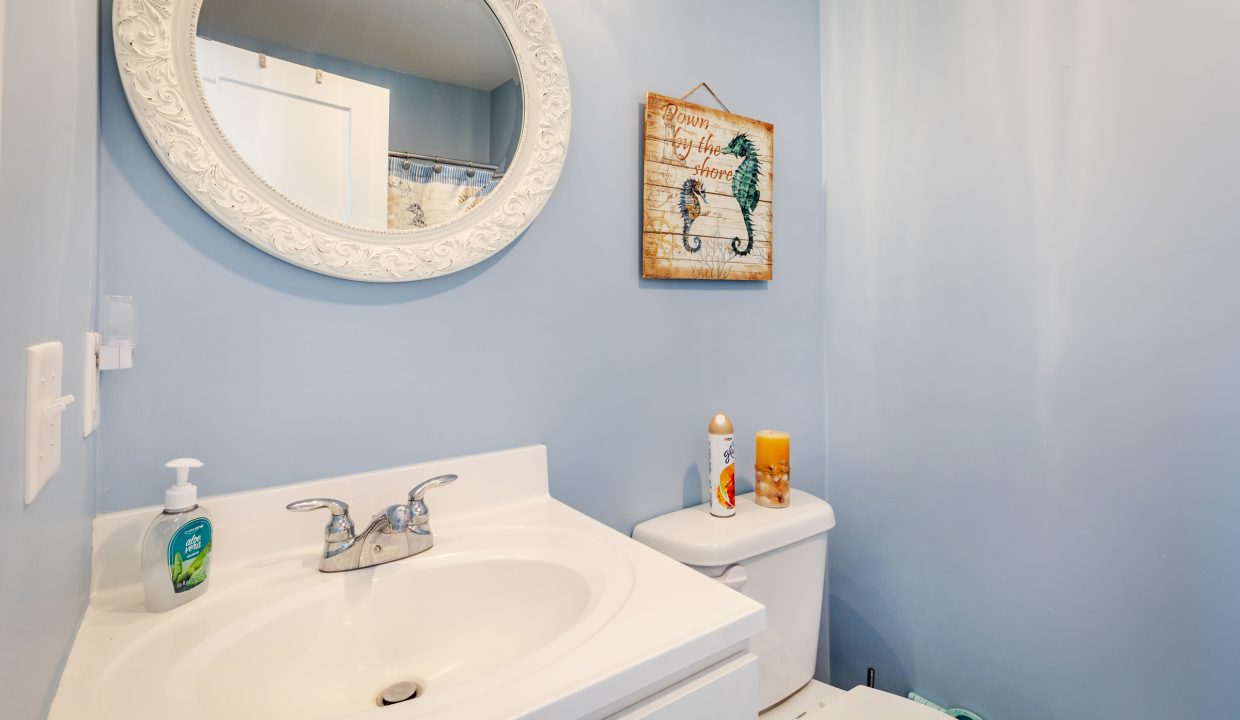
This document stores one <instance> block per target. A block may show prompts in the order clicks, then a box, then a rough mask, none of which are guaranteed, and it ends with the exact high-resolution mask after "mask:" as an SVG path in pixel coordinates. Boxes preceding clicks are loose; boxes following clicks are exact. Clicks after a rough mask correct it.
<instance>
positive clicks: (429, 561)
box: [50, 447, 763, 720]
mask: <svg viewBox="0 0 1240 720" xmlns="http://www.w3.org/2000/svg"><path fill="white" fill-rule="evenodd" d="M545 463H546V460H545V449H544V448H541V447H536V448H525V449H521V450H513V451H507V452H504V453H493V454H489V455H481V456H473V457H470V458H463V459H459V460H455V461H445V462H441V463H431V464H426V465H423V466H411V467H409V468H398V469H396V470H390V471H382V472H378V473H368V474H364V475H357V476H349V477H345V478H333V479H329V480H322V481H317V482H314V483H304V484H301V485H295V486H285V487H279V488H269V489H266V490H260V491H255V492H250V493H241V494H236V495H228V496H219V497H217V498H204V499H203V500H202V503H203V504H204V505H206V506H208V507H210V508H211V510H212V512H213V513H214V515H215V540H214V542H215V543H216V546H217V549H216V550H215V551H213V556H214V560H213V563H215V565H214V566H213V568H212V572H211V579H210V584H211V585H210V587H209V589H208V591H207V592H206V593H205V594H204V595H203V596H202V597H201V598H199V599H197V600H194V601H193V602H191V603H189V604H187V605H185V606H182V607H180V608H177V609H175V610H172V611H170V612H167V613H160V614H152V613H147V612H145V611H144V608H143V601H142V592H141V585H140V583H139V582H138V580H139V578H138V576H137V562H136V560H135V558H136V555H134V552H135V548H136V547H137V545H138V544H139V542H140V540H141V533H142V529H143V527H144V526H145V523H146V522H147V521H149V516H150V515H151V514H152V513H153V512H154V510H153V509H150V510H138V511H131V512H126V513H117V514H115V515H106V516H100V518H98V519H97V520H96V522H95V539H94V544H95V548H94V557H93V562H94V579H93V585H94V592H93V594H92V598H91V604H90V607H89V608H88V609H87V612H86V616H85V617H84V619H83V622H82V627H81V629H80V630H79V633H78V636H77V639H76V640H75V642H74V646H73V649H72V651H71V652H70V656H69V661H68V663H67V665H66V667H65V671H64V674H63V676H62V678H61V683H60V687H59V688H58V691H57V694H56V698H55V700H54V701H53V705H52V711H51V715H50V717H51V720H65V719H67V718H74V719H79V718H90V720H112V719H116V720H120V719H121V718H124V720H143V719H146V718H150V719H152V720H154V719H156V718H158V719H159V720H163V719H164V718H168V717H177V718H187V719H190V718H196V719H200V720H205V719H206V718H229V719H230V720H244V719H246V718H263V719H272V720H277V719H278V720H294V719H297V720H302V719H304V720H321V719H322V720H325V719H327V718H349V719H351V720H352V719H357V720H360V719H362V718H365V719H367V720H397V719H406V718H407V719H410V720H412V719H413V718H418V719H420V720H421V719H426V720H430V719H431V718H434V719H436V720H439V719H446V718H453V719H454V720H460V719H461V718H477V719H479V720H485V719H489V718H494V719H496V720H498V719H499V718H548V719H552V718H564V719H565V720H567V719H569V718H604V717H607V716H608V715H610V714H612V713H614V712H615V711H616V710H619V709H621V708H623V707H625V705H626V704H627V703H631V702H632V698H633V697H634V696H635V694H637V695H641V694H642V693H645V695H650V694H652V693H653V692H655V691H657V690H658V689H659V688H660V687H666V686H670V685H671V684H672V683H674V682H676V681H677V677H678V676H677V675H676V674H677V673H678V672H680V671H682V670H683V669H685V668H690V667H693V666H694V664H695V663H703V662H707V661H708V660H709V661H711V662H715V661H717V659H718V658H719V657H722V656H726V655H728V653H735V652H737V651H738V649H739V651H743V650H744V643H745V641H746V639H747V638H748V637H750V636H751V635H753V634H754V633H756V632H758V631H759V630H760V629H761V627H762V622H763V618H762V612H763V611H762V606H761V605H758V604H757V603H755V602H753V601H752V600H750V599H748V598H746V597H744V596H743V595H740V594H739V593H735V592H732V591H731V590H728V589H726V588H723V587H722V586H720V585H719V584H718V583H716V582H714V581H712V580H710V579H708V578H705V577H702V576H701V575H699V574H698V573H696V572H693V571H692V570H688V569H687V568H684V567H682V566H680V565H679V564H678V563H676V562H674V561H672V560H670V559H668V558H666V557H664V556H662V555H660V554H659V553H656V552H654V551H652V550H650V549H649V548H646V547H644V546H642V545H640V544H638V543H636V542H634V541H632V540H631V539H629V538H628V537H626V536H624V535H622V534H620V533H617V532H615V531H613V530H611V529H610V528H607V527H606V526H604V525H602V524H600V523H598V522H596V521H594V520H591V519H590V518H588V517H586V516H584V515H582V514H581V513H578V512H576V511H575V510H573V509H571V508H569V507H568V506H566V505H564V504H562V503H560V502H558V501H556V500H554V499H552V498H551V497H550V496H549V495H548V494H547V480H546V465H545ZM443 472H457V473H459V474H460V478H461V479H460V480H459V481H458V482H457V483H454V484H453V485H451V486H448V487H444V488H441V489H439V490H437V491H436V492H437V494H436V495H434V496H433V497H431V498H430V499H429V505H430V508H431V513H430V517H431V523H430V524H431V527H432V529H433V531H434V538H435V544H434V547H432V548H431V549H430V550H428V551H426V552H423V553H421V554H419V555H414V556H412V557H409V558H405V559H403V560H399V561H396V562H391V563H388V564H384V565H378V566H374V567H369V568H363V569H359V570H351V571H346V572H337V573H322V572H319V571H318V569H317V565H318V556H319V552H320V550H321V547H322V540H321V538H322V523H323V518H316V517H312V516H307V515H304V514H293V513H288V512H286V511H285V510H284V505H285V504H287V503H288V502H290V501H291V500H294V499H298V498H303V497H315V496H332V497H339V498H342V499H345V500H346V501H348V502H350V503H351V504H352V505H353V506H354V507H355V508H358V509H359V510H360V509H361V508H367V509H371V510H378V509H379V508H381V507H383V506H384V504H385V503H390V502H393V501H395V500H398V499H399V498H400V497H401V496H402V494H403V493H405V492H406V491H407V490H408V488H409V487H412V485H413V484H415V483H416V481H418V480H420V479H424V478H425V477H428V476H430V475H436V474H442V473H443ZM360 515H361V513H360V512H359V516H360ZM408 683H412V685H408ZM402 684H404V685H403V687H404V688H405V689H406V690H407V689H409V688H410V687H413V686H416V687H417V688H418V694H417V695H416V696H415V697H413V698H411V699H408V700H404V701H402V702H399V703H397V704H396V705H392V706H389V707H382V706H381V704H380V698H381V694H382V693H383V692H384V690H385V689H389V688H393V687H394V686H400V685H402Z"/></svg>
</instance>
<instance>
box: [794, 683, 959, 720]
mask: <svg viewBox="0 0 1240 720" xmlns="http://www.w3.org/2000/svg"><path fill="white" fill-rule="evenodd" d="M945 717H947V716H946V715H944V714H943V713H941V712H939V711H937V710H932V709H931V708H928V707H926V706H925V705H921V704H918V703H915V702H913V701H912V700H907V699H905V698H902V697H899V696H898V695H892V694H890V693H885V692H883V691H881V690H875V689H874V688H868V687H865V686H863V685H859V686H857V687H855V688H853V689H852V690H849V691H848V692H846V693H844V694H842V695H840V696H838V697H837V698H834V699H827V700H826V705H824V706H823V707H821V708H819V709H818V710H815V711H812V712H810V713H808V714H807V715H805V716H803V717H802V718H801V720H943V719H944V718H945Z"/></svg>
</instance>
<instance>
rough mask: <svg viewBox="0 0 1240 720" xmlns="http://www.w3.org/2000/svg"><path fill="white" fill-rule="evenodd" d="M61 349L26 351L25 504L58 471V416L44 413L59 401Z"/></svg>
mask: <svg viewBox="0 0 1240 720" xmlns="http://www.w3.org/2000/svg"><path fill="white" fill-rule="evenodd" d="M64 355H65V349H64V346H63V345H61V344H60V343H58V342H46V343H42V344H40V345H34V346H32V347H29V348H27V349H26V504H27V505H29V504H30V503H32V502H34V499H35V497H37V496H38V494H39V491H40V490H42V489H43V486H44V485H47V481H48V480H50V479H51V477H52V476H53V475H55V474H56V471H57V470H59V469H60V445H61V443H60V417H61V413H59V412H53V413H47V414H46V415H45V414H44V412H43V408H45V407H47V406H49V405H51V404H52V403H55V402H56V401H57V400H58V399H59V398H60V397H61V394H60V386H61V375H62V374H63V368H64Z"/></svg>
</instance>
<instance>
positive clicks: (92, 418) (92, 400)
mask: <svg viewBox="0 0 1240 720" xmlns="http://www.w3.org/2000/svg"><path fill="white" fill-rule="evenodd" d="M101 338H102V336H101V335H100V334H99V333H97V332H88V333H86V354H85V358H84V359H85V366H84V368H83V369H84V370H85V375H84V376H83V385H82V437H90V435H91V433H93V432H94V431H96V430H98V429H99V346H100V345H102V344H103V343H102V339H101Z"/></svg>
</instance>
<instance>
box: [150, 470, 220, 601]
mask: <svg viewBox="0 0 1240 720" xmlns="http://www.w3.org/2000/svg"><path fill="white" fill-rule="evenodd" d="M164 467H167V468H171V469H173V470H176V473H177V480H176V484H174V485H172V486H171V487H169V488H168V489H167V490H165V491H164V511H163V512H161V513H160V514H158V515H156V516H155V519H154V520H152V521H151V525H150V527H149V528H148V529H147V531H146V537H145V538H144V539H143V541H142V585H143V589H144V590H145V592H146V609H147V610H148V611H150V612H164V611H165V610H171V609H172V608H175V607H178V606H180V605H184V604H185V603H187V602H189V601H190V600H193V599H194V598H196V597H198V596H199V595H202V594H203V593H205V592H206V591H207V579H208V573H209V571H210V569H211V566H210V561H211V557H210V556H211V543H212V524H211V513H210V512H209V511H208V510H207V509H206V508H205V507H202V506H201V505H199V504H198V488H197V487H196V486H195V485H194V484H193V483H191V482H190V481H189V471H190V470H191V469H193V468H200V467H202V461H200V460H196V459H194V458H178V459H176V460H172V461H170V462H168V463H167V464H165V465H164Z"/></svg>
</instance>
